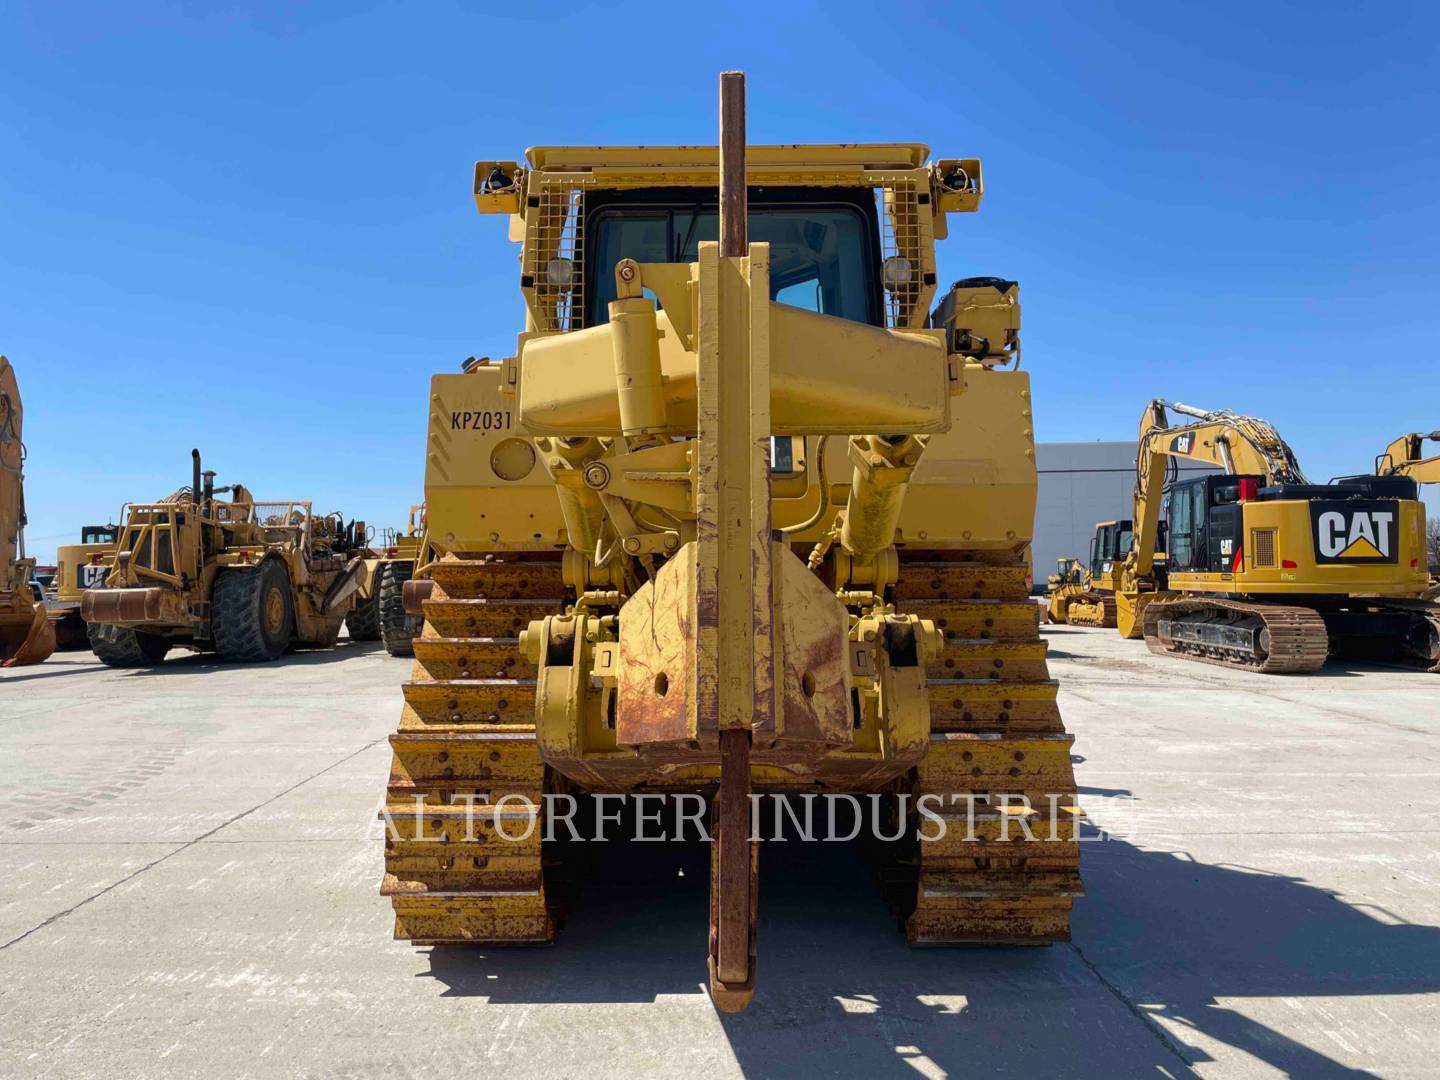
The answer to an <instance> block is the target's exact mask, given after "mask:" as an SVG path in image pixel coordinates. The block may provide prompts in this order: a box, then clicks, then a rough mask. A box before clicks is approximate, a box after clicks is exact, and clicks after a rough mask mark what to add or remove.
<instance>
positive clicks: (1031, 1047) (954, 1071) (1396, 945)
mask: <svg viewBox="0 0 1440 1080" xmlns="http://www.w3.org/2000/svg"><path fill="white" fill-rule="evenodd" d="M586 846H587V847H588V848H590V849H591V851H590V852H589V853H587V854H588V855H589V856H590V859H591V865H590V867H589V876H588V879H587V880H586V882H585V886H584V889H583V892H582V893H581V894H580V895H579V896H578V897H577V898H576V902H575V905H574V907H573V910H572V911H571V913H570V917H569V920H568V922H567V924H566V926H565V928H564V930H563V932H562V934H561V938H560V941H559V944H558V945H557V946H556V947H555V948H554V949H542V950H534V951H503V950H496V951H485V950H477V949H469V948H463V947H435V948H433V949H432V950H431V952H430V956H429V959H430V970H429V971H428V972H426V973H425V974H424V975H422V976H421V977H426V978H434V979H438V980H440V981H441V982H442V983H443V984H444V985H445V987H446V990H445V993H446V994H447V995H466V996H481V997H484V998H487V999H488V1000H490V1001H493V1002H505V1003H511V1002H524V1003H581V1002H650V1001H654V1000H656V999H657V998H659V997H661V996H666V995H684V996H690V997H696V996H698V995H700V994H701V993H702V987H703V984H704V981H705V932H706V894H707V887H708V880H707V875H708V847H707V845H704V844H702V843H699V842H695V843H686V844H670V843H666V844H640V843H634V842H628V843H627V842H619V843H615V842H612V843H609V844H605V845H600V844H590V845H586ZM1085 857H1086V875H1087V885H1088V890H1089V895H1088V896H1087V898H1085V899H1083V900H1081V901H1078V902H1077V912H1076V920H1075V941H1074V943H1073V944H1070V945H1057V946H1054V947H1052V948H1044V949H1026V948H1012V949H942V950H912V949H910V948H908V947H907V946H906V944H905V941H904V938H903V935H902V934H901V933H900V932H899V929H898V927H897V922H896V919H895V917H894V915H893V914H892V913H891V912H890V911H889V910H888V909H887V907H886V905H885V904H884V902H883V900H882V898H881V894H880V891H879V889H878V887H877V886H876V884H875V881H874V877H873V875H872V874H871V872H870V870H869V867H868V865H867V864H866V862H865V860H864V859H863V857H862V854H861V852H860V850H859V848H858V846H856V845H852V844H843V843H829V844H819V843H816V844H799V843H771V844H767V845H762V852H761V875H762V876H761V885H760V896H761V903H760V907H761V923H760V960H759V980H758V981H759V989H758V991H757V993H756V996H755V1001H754V1003H753V1005H752V1006H751V1007H750V1009H749V1010H748V1011H747V1012H744V1013H741V1014H736V1015H726V1014H718V1018H719V1021H720V1023H721V1024H722V1025H723V1027H724V1029H725V1032H726V1034H727V1036H728V1038H729V1040H730V1043H731V1045H732V1048H733V1050H734V1053H735V1055H736V1058H737V1060H738V1061H739V1063H740V1065H741V1066H742V1067H743V1068H744V1070H745V1072H746V1073H747V1075H753V1076H767V1075H781V1074H783V1075H786V1076H808V1075H813V1076H835V1075H846V1076H848V1075H866V1076H873V1075H880V1074H889V1073H899V1072H903V1073H904V1074H905V1075H909V1073H910V1070H915V1071H919V1072H920V1073H921V1074H922V1075H940V1074H941V1073H942V1072H946V1073H949V1074H951V1075H989V1074H992V1073H994V1074H1010V1073H1014V1074H1017V1075H1055V1074H1056V1069H1057V1067H1058V1063H1063V1073H1064V1075H1066V1076H1074V1077H1097V1078H1098V1077H1106V1078H1110V1077H1125V1076H1157V1077H1158V1076H1185V1075H1191V1071H1190V1065H1192V1064H1195V1063H1198V1062H1203V1061H1206V1060H1209V1058H1208V1057H1207V1056H1206V1054H1205V1053H1204V1052H1203V1051H1201V1050H1199V1049H1197V1048H1195V1047H1193V1046H1189V1045H1187V1044H1186V1043H1185V1040H1184V1039H1183V1038H1176V1037H1174V1036H1173V1035H1170V1034H1168V1033H1166V1032H1165V1031H1164V1029H1162V1028H1161V1027H1160V1026H1159V1025H1158V1024H1157V1023H1156V1022H1155V1020H1154V1019H1149V1018H1147V1014H1148V1015H1150V1016H1155V1017H1164V1018H1167V1019H1169V1020H1172V1021H1174V1025H1175V1026H1177V1027H1179V1028H1180V1029H1182V1030H1183V1029H1187V1028H1188V1029H1193V1030H1195V1031H1196V1032H1198V1033H1200V1034H1203V1035H1204V1036H1206V1037H1208V1038H1211V1039H1214V1040H1218V1041H1219V1042H1221V1043H1224V1044H1227V1045H1229V1046H1232V1047H1235V1048H1236V1049H1238V1050H1240V1051H1243V1052H1244V1053H1247V1054H1250V1055H1252V1056H1253V1057H1254V1058H1257V1059H1259V1060H1261V1061H1264V1062H1266V1063H1268V1064H1270V1065H1271V1066H1273V1067H1274V1068H1276V1069H1279V1070H1281V1071H1282V1072H1284V1073H1286V1074H1289V1075H1297V1076H1307V1077H1355V1076H1366V1075H1369V1074H1367V1073H1361V1072H1356V1071H1354V1070H1352V1069H1350V1068H1347V1067H1345V1066H1343V1065H1342V1064H1340V1063H1338V1062H1336V1061H1334V1060H1333V1059H1331V1058H1329V1057H1327V1056H1326V1055H1324V1054H1323V1053H1321V1052H1319V1051H1318V1050H1316V1049H1314V1048H1313V1047H1309V1046H1305V1045H1302V1044H1300V1043H1297V1042H1295V1041H1293V1040H1290V1039H1287V1038H1286V1037H1285V1036H1283V1035H1282V1034H1280V1033H1279V1032H1276V1031H1274V1030H1271V1029H1269V1028H1267V1027H1265V1026H1263V1025H1261V1024H1258V1023H1256V1022H1254V1021H1253V1020H1251V1019H1249V1018H1247V1017H1245V1016H1243V1015H1242V1014H1240V1013H1239V1012H1235V1011H1232V1010H1231V1009H1227V1008H1225V1007H1224V1006H1222V1005H1220V1004H1219V1003H1218V999H1221V998H1236V997H1240V998H1244V997H1256V998H1282V997H1283V998H1302V999H1303V998H1306V997H1318V996H1326V997H1334V996H1345V995H1352V994H1365V995H1385V994H1389V995H1404V994H1422V993H1431V992H1435V991H1437V990H1440V928H1436V927H1430V926H1416V925H1407V924H1403V923H1401V924H1396V923H1395V922H1394V921H1393V920H1388V921H1387V920H1385V919H1382V918H1376V917H1372V915H1371V914H1369V913H1368V912H1366V911H1364V910H1361V909H1359V908H1356V907H1352V906H1350V905H1348V904H1346V903H1344V902H1343V901H1341V900H1339V899H1337V898H1336V897H1335V896H1334V895H1333V894H1331V893H1330V892H1328V891H1326V890H1324V889H1320V888H1317V887H1315V886H1313V885H1310V884H1308V883H1307V882H1305V881H1304V880H1302V879H1298V878H1292V877H1284V876H1279V875H1274V874H1267V873H1260V872H1254V871H1250V870H1247V869H1245V868H1240V867H1228V866H1211V865H1206V864H1203V863H1196V862H1193V861H1191V860H1189V859H1188V858H1187V857H1185V856H1184V855H1183V854H1175V853H1170V852H1156V851H1146V850H1142V849H1140V848H1137V847H1135V846H1133V845H1131V844H1129V843H1127V842H1125V841H1123V840H1118V839H1107V840H1104V841H1097V842H1095V843H1091V844H1088V845H1087V849H1086V852H1085ZM1139 1003H1144V1004H1143V1006H1142V1005H1141V1004H1139ZM1017 1032H1024V1037H1023V1038H1017V1035H1016V1033H1017ZM902 1066H904V1067H905V1068H902Z"/></svg>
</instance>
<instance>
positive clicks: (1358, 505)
mask: <svg viewBox="0 0 1440 1080" xmlns="http://www.w3.org/2000/svg"><path fill="white" fill-rule="evenodd" d="M1395 524H1396V522H1395V504H1394V503H1383V502H1312V503H1311V504H1310V526H1311V531H1312V533H1313V535H1314V539H1315V561H1316V562H1317V563H1393V562H1395V561H1396V554H1397V553H1396V550H1395V548H1396V544H1395V534H1396V529H1395Z"/></svg>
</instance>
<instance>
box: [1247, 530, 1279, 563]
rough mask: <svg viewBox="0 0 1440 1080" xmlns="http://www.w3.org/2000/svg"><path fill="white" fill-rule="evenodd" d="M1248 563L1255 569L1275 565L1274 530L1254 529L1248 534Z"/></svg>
mask: <svg viewBox="0 0 1440 1080" xmlns="http://www.w3.org/2000/svg"><path fill="white" fill-rule="evenodd" d="M1250 565H1251V566H1254V567H1255V568H1256V569H1259V568H1261V567H1266V566H1274V565H1275V530H1274V529H1255V530H1254V531H1253V532H1252V533H1251V534H1250Z"/></svg>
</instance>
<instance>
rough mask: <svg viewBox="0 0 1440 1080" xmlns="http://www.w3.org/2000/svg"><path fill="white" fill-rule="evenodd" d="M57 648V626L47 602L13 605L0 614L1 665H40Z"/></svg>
mask: <svg viewBox="0 0 1440 1080" xmlns="http://www.w3.org/2000/svg"><path fill="white" fill-rule="evenodd" d="M54 651H55V628H54V626H52V625H51V623H50V620H49V619H48V618H47V617H46V612H45V605H44V604H40V603H31V604H29V605H28V607H27V606H26V605H23V604H12V605H11V606H10V607H8V608H7V609H6V610H5V612H4V614H3V615H0V667H7V668H8V667H23V666H24V665H26V664H38V663H41V662H42V661H44V660H46V659H48V658H49V656H50V654H51V653H53V652H54Z"/></svg>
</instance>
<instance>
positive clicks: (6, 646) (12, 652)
mask: <svg viewBox="0 0 1440 1080" xmlns="http://www.w3.org/2000/svg"><path fill="white" fill-rule="evenodd" d="M24 420H25V410H24V408H23V407H22V405H21V402H20V385H19V382H18V380H17V378H16V375H15V368H14V367H12V366H11V364H10V361H9V360H8V359H7V358H6V357H4V356H0V667H19V666H20V665H22V664H38V663H40V662H41V661H42V660H44V659H46V658H47V657H48V656H49V655H50V654H51V653H52V652H54V651H55V629H54V626H53V625H52V624H51V622H50V620H49V618H48V617H47V612H46V607H45V601H44V597H43V595H42V592H41V589H40V587H39V586H38V585H37V584H36V583H35V581H34V580H33V579H34V573H35V560H34V559H32V558H28V557H27V556H26V554H25V442H24V438H23V436H24V431H25V424H24Z"/></svg>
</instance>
